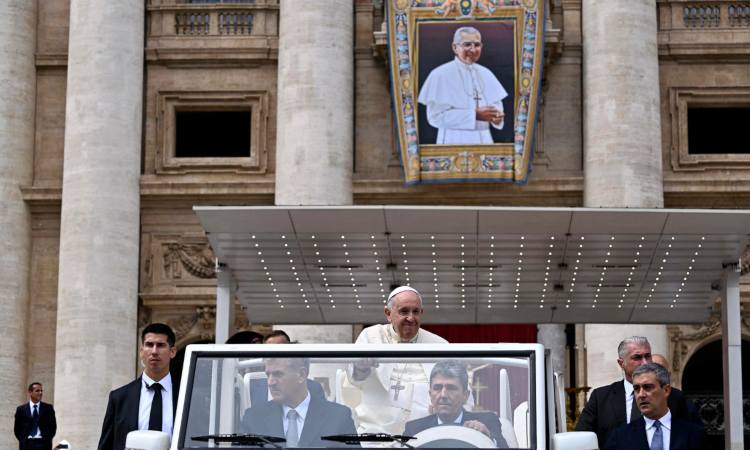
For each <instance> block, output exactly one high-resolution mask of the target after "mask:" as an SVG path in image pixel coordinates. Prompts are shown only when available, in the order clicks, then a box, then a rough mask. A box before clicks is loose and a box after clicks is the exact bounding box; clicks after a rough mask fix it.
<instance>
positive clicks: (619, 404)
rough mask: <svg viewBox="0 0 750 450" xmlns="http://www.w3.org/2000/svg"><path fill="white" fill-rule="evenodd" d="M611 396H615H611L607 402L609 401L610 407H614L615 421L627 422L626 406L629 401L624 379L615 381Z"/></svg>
mask: <svg viewBox="0 0 750 450" xmlns="http://www.w3.org/2000/svg"><path fill="white" fill-rule="evenodd" d="M610 396H611V397H613V398H611V399H610V401H609V402H607V403H609V405H610V408H614V411H612V414H613V416H614V418H615V423H627V421H628V417H627V416H626V415H625V406H626V405H627V403H626V402H625V381H624V380H623V381H618V382H617V383H614V384H613V385H612V390H611V391H610Z"/></svg>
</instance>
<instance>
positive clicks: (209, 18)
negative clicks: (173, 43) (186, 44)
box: [148, 0, 279, 38]
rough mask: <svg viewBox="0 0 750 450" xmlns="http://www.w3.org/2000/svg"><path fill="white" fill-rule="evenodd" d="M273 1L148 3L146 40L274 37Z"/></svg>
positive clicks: (166, 0)
mask: <svg viewBox="0 0 750 450" xmlns="http://www.w3.org/2000/svg"><path fill="white" fill-rule="evenodd" d="M278 11H279V5H278V1H276V0H265V1H263V0H259V1H257V2H254V3H229V2H228V3H183V2H178V1H176V0H150V1H149V3H148V14H149V20H148V23H149V29H148V33H149V37H154V38H161V37H173V36H278Z"/></svg>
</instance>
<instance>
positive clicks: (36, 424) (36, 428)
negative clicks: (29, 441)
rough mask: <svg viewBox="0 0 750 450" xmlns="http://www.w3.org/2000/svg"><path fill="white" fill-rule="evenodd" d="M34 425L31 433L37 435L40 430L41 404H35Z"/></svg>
mask: <svg viewBox="0 0 750 450" xmlns="http://www.w3.org/2000/svg"><path fill="white" fill-rule="evenodd" d="M31 419H32V420H33V423H34V427H33V428H32V429H31V435H32V436H36V435H37V433H38V432H39V405H34V412H32V413H31Z"/></svg>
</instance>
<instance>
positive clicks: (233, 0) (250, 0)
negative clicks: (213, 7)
mask: <svg viewBox="0 0 750 450" xmlns="http://www.w3.org/2000/svg"><path fill="white" fill-rule="evenodd" d="M185 3H255V0H185Z"/></svg>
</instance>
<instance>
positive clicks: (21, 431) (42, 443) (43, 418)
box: [13, 382, 57, 450]
mask: <svg viewBox="0 0 750 450" xmlns="http://www.w3.org/2000/svg"><path fill="white" fill-rule="evenodd" d="M43 394H44V389H43V387H42V384H41V383H37V382H34V383H31V384H30V385H29V402H28V403H24V404H23V405H21V406H19V407H18V408H16V421H15V424H14V425H13V433H14V434H15V435H16V439H18V448H19V450H42V449H44V450H51V449H52V437H54V436H55V433H56V432H57V420H56V419H55V409H54V408H53V407H52V405H50V404H49V403H44V402H43V401H42V395H43Z"/></svg>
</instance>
